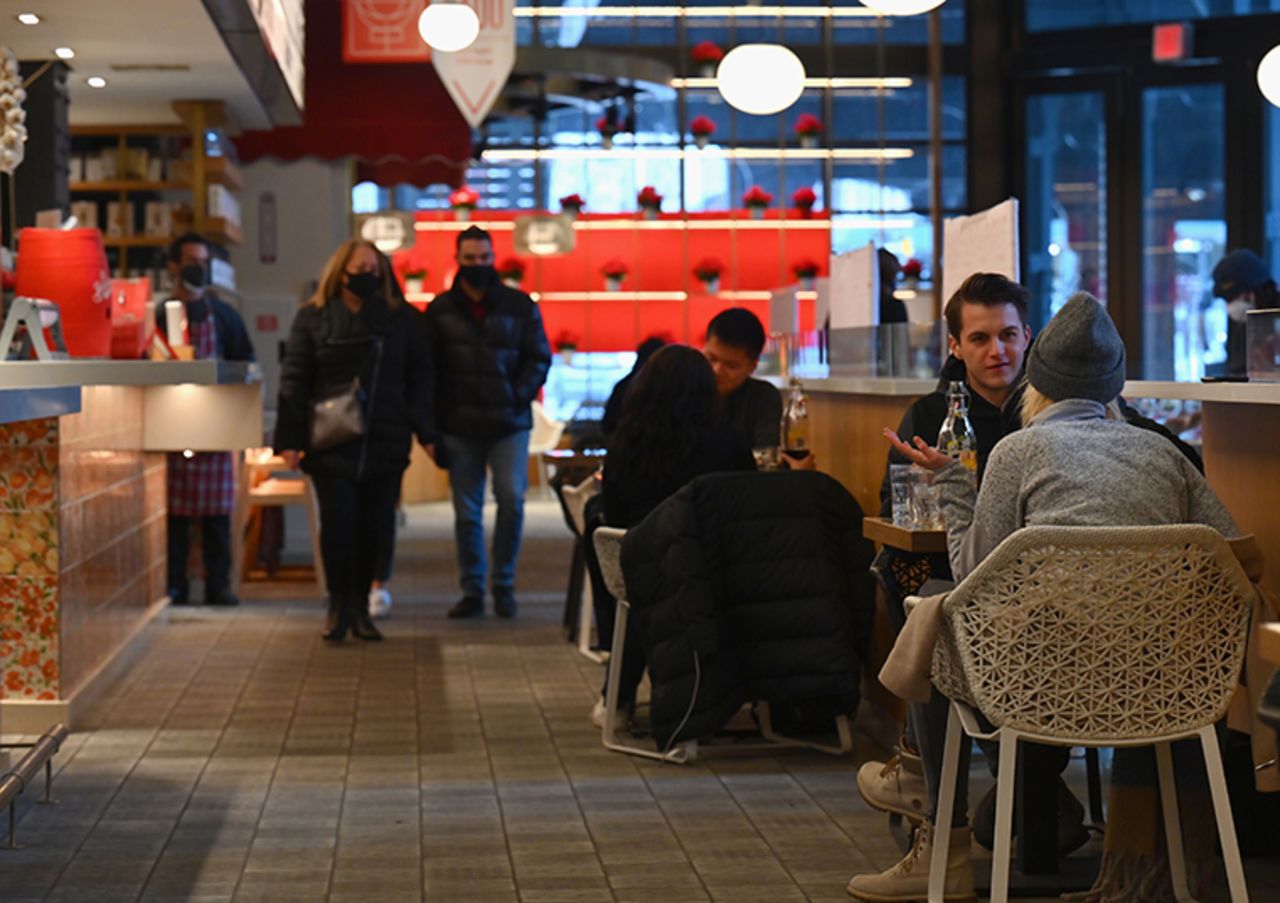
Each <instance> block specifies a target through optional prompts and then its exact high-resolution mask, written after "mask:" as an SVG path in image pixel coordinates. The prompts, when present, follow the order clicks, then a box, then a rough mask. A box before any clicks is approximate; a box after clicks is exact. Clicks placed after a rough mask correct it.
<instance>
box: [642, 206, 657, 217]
mask: <svg viewBox="0 0 1280 903" xmlns="http://www.w3.org/2000/svg"><path fill="white" fill-rule="evenodd" d="M641 209H642V210H643V211H644V218H645V219H657V218H658V209H659V208H657V207H648V206H646V207H643V208H641Z"/></svg>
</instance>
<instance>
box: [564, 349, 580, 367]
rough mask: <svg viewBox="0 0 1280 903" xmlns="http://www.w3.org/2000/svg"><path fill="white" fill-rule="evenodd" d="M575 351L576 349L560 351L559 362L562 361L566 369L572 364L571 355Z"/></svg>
mask: <svg viewBox="0 0 1280 903" xmlns="http://www.w3.org/2000/svg"><path fill="white" fill-rule="evenodd" d="M577 350H578V349H576V348H561V349H560V360H562V361H564V363H565V366H566V367H567V366H570V365H572V364H573V353H574V352H575V351H577Z"/></svg>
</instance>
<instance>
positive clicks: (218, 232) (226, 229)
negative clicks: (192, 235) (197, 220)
mask: <svg viewBox="0 0 1280 903" xmlns="http://www.w3.org/2000/svg"><path fill="white" fill-rule="evenodd" d="M201 234H203V235H204V237H205V238H207V239H209V240H210V241H215V242H217V243H218V244H220V245H239V244H243V243H244V232H242V231H241V230H240V227H239V226H237V225H236V224H235V223H233V222H231V221H230V220H226V219H223V218H222V217H210V218H209V219H207V220H205V226H204V229H203V230H201Z"/></svg>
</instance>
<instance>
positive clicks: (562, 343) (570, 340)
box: [551, 329, 578, 351]
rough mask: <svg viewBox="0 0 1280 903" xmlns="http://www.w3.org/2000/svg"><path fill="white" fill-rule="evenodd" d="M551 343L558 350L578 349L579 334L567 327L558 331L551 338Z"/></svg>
mask: <svg viewBox="0 0 1280 903" xmlns="http://www.w3.org/2000/svg"><path fill="white" fill-rule="evenodd" d="M551 344H552V346H554V347H555V349H556V351H568V350H572V349H576V348H577V347H578V335H577V333H574V332H570V331H569V330H567V329H562V330H560V331H559V332H557V333H556V337H555V338H554V339H552V340H551Z"/></svg>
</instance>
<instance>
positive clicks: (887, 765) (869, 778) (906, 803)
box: [858, 749, 929, 825]
mask: <svg viewBox="0 0 1280 903" xmlns="http://www.w3.org/2000/svg"><path fill="white" fill-rule="evenodd" d="M858 792H859V793H861V794H862V798H863V799H864V800H866V801H867V805H868V806H871V807H873V808H875V809H879V810H880V811H881V812H893V813H897V814H898V815H901V816H903V817H905V818H906V819H908V820H909V821H911V822H912V823H913V824H917V825H918V824H920V822H921V821H923V820H924V813H925V806H926V805H927V804H928V801H929V788H928V786H926V784H925V782H924V767H923V765H921V763H920V757H919V756H917V755H914V754H912V753H909V752H906V751H904V750H902V749H899V750H898V753H897V755H895V756H894V757H893V758H892V759H890V760H889V761H888V762H867V763H865V764H864V765H863V766H862V767H861V768H859V769H858Z"/></svg>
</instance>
